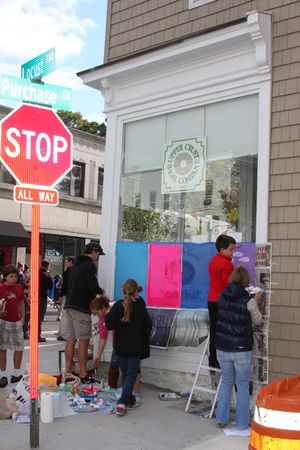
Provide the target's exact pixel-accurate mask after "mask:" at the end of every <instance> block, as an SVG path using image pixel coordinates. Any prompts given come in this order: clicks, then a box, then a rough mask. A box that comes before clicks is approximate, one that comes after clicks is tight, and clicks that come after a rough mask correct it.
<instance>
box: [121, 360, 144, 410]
mask: <svg viewBox="0 0 300 450" xmlns="http://www.w3.org/2000/svg"><path fill="white" fill-rule="evenodd" d="M117 358H118V365H119V367H120V369H121V372H122V395H121V398H120V399H119V400H118V404H120V403H123V404H124V405H126V406H128V405H134V404H135V402H136V400H135V397H134V395H132V391H133V386H134V383H135V380H136V376H137V374H138V370H139V367H140V362H141V358H140V357H139V356H133V357H130V358H126V357H125V356H118V357H117Z"/></svg>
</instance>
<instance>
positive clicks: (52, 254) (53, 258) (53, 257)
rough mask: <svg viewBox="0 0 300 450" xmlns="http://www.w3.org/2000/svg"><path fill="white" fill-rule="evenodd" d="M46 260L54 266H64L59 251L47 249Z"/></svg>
mask: <svg viewBox="0 0 300 450" xmlns="http://www.w3.org/2000/svg"><path fill="white" fill-rule="evenodd" d="M45 259H46V260H47V261H49V262H50V263H52V264H62V260H63V255H62V252H60V251H59V250H55V249H53V248H46V251H45Z"/></svg>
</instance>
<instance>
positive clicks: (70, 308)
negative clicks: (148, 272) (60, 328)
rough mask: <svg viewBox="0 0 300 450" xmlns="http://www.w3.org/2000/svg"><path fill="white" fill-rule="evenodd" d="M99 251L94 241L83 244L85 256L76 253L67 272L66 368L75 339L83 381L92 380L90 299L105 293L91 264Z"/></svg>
mask: <svg viewBox="0 0 300 450" xmlns="http://www.w3.org/2000/svg"><path fill="white" fill-rule="evenodd" d="M100 255H105V253H104V252H103V250H102V247H101V245H100V244H98V243H97V242H90V243H89V244H87V245H86V246H85V250H84V256H79V258H77V260H76V262H75V264H74V265H73V267H72V268H71V270H70V273H69V282H68V292H67V298H66V304H65V310H66V315H67V321H68V333H69V335H68V340H67V343H66V347H65V356H66V371H67V372H70V371H71V367H72V361H73V356H74V346H75V342H76V340H78V341H79V343H78V359H79V376H80V378H81V382H82V383H94V382H95V380H94V379H93V378H92V377H90V376H88V373H87V368H86V361H87V353H88V345H89V341H90V338H91V328H92V326H91V313H90V303H91V301H92V299H93V298H94V297H96V296H100V295H101V294H103V293H104V291H103V289H101V288H100V286H99V283H98V280H97V276H96V274H97V268H96V265H95V264H94V263H95V262H96V261H98V259H99V257H100Z"/></svg>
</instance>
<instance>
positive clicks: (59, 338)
mask: <svg viewBox="0 0 300 450" xmlns="http://www.w3.org/2000/svg"><path fill="white" fill-rule="evenodd" d="M56 339H57V340H58V341H66V340H67V339H65V338H64V337H63V336H57V338H56Z"/></svg>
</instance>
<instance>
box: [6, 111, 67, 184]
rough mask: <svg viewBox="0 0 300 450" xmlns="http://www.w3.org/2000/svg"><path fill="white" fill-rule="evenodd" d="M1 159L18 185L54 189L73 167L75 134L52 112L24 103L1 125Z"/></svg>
mask: <svg viewBox="0 0 300 450" xmlns="http://www.w3.org/2000/svg"><path fill="white" fill-rule="evenodd" d="M0 159H1V162H2V163H3V164H4V165H5V166H6V168H7V169H8V170H9V172H10V173H11V174H12V176H13V177H14V178H15V179H16V180H17V181H18V183H20V184H23V185H30V186H41V187H52V186H54V185H55V184H57V183H58V182H59V180H61V179H62V178H63V177H64V176H65V175H66V174H67V173H68V172H69V171H70V170H71V168H72V134H71V133H70V131H69V129H68V128H67V127H66V126H65V124H64V123H63V122H62V121H61V119H60V118H59V117H58V115H57V114H56V113H55V112H54V111H53V110H52V109H49V108H43V107H41V106H33V105H25V104H23V105H21V106H20V107H19V108H17V109H15V110H14V111H12V112H11V113H10V114H8V115H7V116H6V117H4V118H3V119H2V121H1V122H0Z"/></svg>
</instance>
